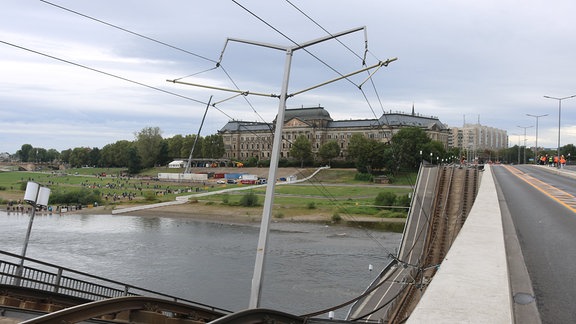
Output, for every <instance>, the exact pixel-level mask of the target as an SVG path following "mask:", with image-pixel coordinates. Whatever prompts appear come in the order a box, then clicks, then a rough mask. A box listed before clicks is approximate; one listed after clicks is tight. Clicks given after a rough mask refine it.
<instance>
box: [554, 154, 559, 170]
mask: <svg viewBox="0 0 576 324" xmlns="http://www.w3.org/2000/svg"><path fill="white" fill-rule="evenodd" d="M554 166H555V167H557V166H558V155H554Z"/></svg>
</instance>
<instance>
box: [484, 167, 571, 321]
mask: <svg viewBox="0 0 576 324" xmlns="http://www.w3.org/2000/svg"><path fill="white" fill-rule="evenodd" d="M493 172H494V176H495V179H496V182H497V184H498V185H499V186H500V187H501V189H502V194H503V196H504V197H503V202H505V203H506V205H507V207H508V209H509V211H510V214H511V217H512V220H513V223H514V226H515V228H516V232H517V235H518V239H519V241H520V246H521V249H522V253H523V254H524V259H525V262H526V267H527V269H528V273H529V275H530V279H531V280H532V285H533V289H534V294H535V297H536V303H537V306H538V310H539V312H540V315H541V320H542V323H576V305H575V303H576V198H575V197H574V196H576V179H573V178H569V177H566V176H562V175H556V174H554V173H551V172H548V171H547V170H543V169H542V167H536V166H527V165H524V166H516V167H508V166H495V167H494V168H493Z"/></svg>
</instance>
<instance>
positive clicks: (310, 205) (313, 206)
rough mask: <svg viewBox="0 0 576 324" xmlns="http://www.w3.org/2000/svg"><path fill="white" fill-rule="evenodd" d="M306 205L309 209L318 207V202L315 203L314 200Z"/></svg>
mask: <svg viewBox="0 0 576 324" xmlns="http://www.w3.org/2000/svg"><path fill="white" fill-rule="evenodd" d="M306 207H307V208H308V209H316V203H314V202H313V201H311V202H309V203H308V204H306Z"/></svg>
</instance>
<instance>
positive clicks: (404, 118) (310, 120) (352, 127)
mask: <svg viewBox="0 0 576 324" xmlns="http://www.w3.org/2000/svg"><path fill="white" fill-rule="evenodd" d="M274 125H275V121H274V122H272V123H262V122H247V121H236V120H234V121H229V122H228V123H227V124H226V125H225V126H224V127H222V129H220V130H219V131H218V132H219V134H221V135H222V138H223V140H224V146H225V148H226V153H225V155H224V158H227V159H237V160H246V159H249V158H252V157H255V158H258V159H260V160H269V159H270V157H271V154H272V143H273V138H274ZM405 127H420V128H422V129H423V130H424V131H425V132H426V134H427V135H428V136H429V137H430V138H431V139H432V140H435V141H439V142H441V143H443V144H444V146H445V147H446V148H448V141H449V138H450V132H449V129H448V128H447V127H446V126H445V125H444V124H442V123H441V122H440V121H439V120H438V118H437V117H426V116H421V115H419V114H415V113H414V111H412V113H411V114H406V113H399V112H389V113H384V114H383V115H382V116H381V117H380V118H378V119H355V120H333V119H332V118H331V117H330V114H329V113H328V111H326V110H325V109H324V108H323V107H313V108H298V109H286V112H285V116H284V127H283V131H282V138H283V141H282V147H281V150H280V157H281V158H289V157H290V148H291V145H292V144H291V143H292V142H294V140H296V138H297V137H298V136H300V135H304V136H306V138H308V140H309V141H310V143H311V144H312V152H313V153H314V154H316V153H318V150H319V149H320V147H321V146H322V145H323V144H325V143H327V142H329V141H336V142H337V143H338V145H339V146H340V151H341V152H340V157H341V158H345V157H346V156H347V149H348V144H349V141H350V138H352V135H353V134H362V135H363V136H365V137H367V138H371V139H375V140H378V141H381V142H388V141H390V139H391V138H392V136H393V135H394V134H395V133H396V132H398V131H399V130H400V129H402V128H405Z"/></svg>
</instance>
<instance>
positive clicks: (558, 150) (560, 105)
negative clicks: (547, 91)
mask: <svg viewBox="0 0 576 324" xmlns="http://www.w3.org/2000/svg"><path fill="white" fill-rule="evenodd" d="M574 97H576V95H571V96H568V97H562V98H556V97H551V96H544V98H548V99H554V100H558V147H557V148H556V155H557V156H558V166H557V167H558V169H560V120H561V119H560V116H561V115H562V100H564V99H570V98H574Z"/></svg>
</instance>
